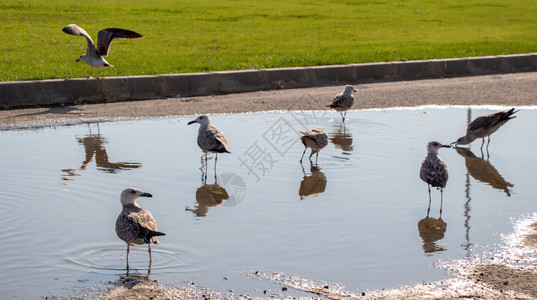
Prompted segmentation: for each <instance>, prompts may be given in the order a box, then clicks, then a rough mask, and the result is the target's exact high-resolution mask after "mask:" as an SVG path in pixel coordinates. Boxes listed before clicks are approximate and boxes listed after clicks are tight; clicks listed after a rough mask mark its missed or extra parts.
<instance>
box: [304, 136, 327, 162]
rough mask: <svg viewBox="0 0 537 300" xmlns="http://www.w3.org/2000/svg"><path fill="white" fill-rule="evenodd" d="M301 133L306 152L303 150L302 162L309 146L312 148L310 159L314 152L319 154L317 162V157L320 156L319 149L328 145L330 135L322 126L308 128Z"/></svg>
mask: <svg viewBox="0 0 537 300" xmlns="http://www.w3.org/2000/svg"><path fill="white" fill-rule="evenodd" d="M300 133H302V134H303V135H302V136H301V137H300V140H301V141H302V144H304V152H302V157H300V162H302V159H303V158H304V154H305V153H306V150H308V148H310V149H311V154H310V157H309V159H310V161H311V156H312V155H313V154H317V156H316V157H315V162H317V159H318V158H319V151H321V149H323V148H324V147H326V145H328V136H327V135H326V133H325V132H324V130H322V129H321V128H313V129H308V130H307V131H306V132H302V131H301V132H300Z"/></svg>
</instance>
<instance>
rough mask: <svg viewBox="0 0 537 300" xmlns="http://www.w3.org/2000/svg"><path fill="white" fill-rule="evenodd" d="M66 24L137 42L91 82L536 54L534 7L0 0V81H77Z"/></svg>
mask: <svg viewBox="0 0 537 300" xmlns="http://www.w3.org/2000/svg"><path fill="white" fill-rule="evenodd" d="M71 23H75V24H78V25H79V26H81V27H83V28H84V29H86V31H88V33H89V34H90V35H92V37H93V39H94V40H95V41H96V40H97V32H98V31H99V30H100V29H103V28H107V27H120V28H126V29H131V30H134V31H137V32H140V33H142V34H143V35H145V38H144V39H137V40H115V41H114V42H113V43H112V47H111V51H110V55H109V56H108V58H107V60H108V62H110V63H111V64H112V65H114V66H115V67H114V68H106V69H103V76H117V75H143V74H163V73H184V72H205V71H219V70H242V69H258V68H273V67H295V66H315V65H327V64H347V63H364V62H380V61H394V60H415V59H430V58H449V57H467V56H482V55H499V54H513V53H528V52H536V51H537V1H534V0H511V1H509V0H444V1H435V0H408V1H389V0H362V1H357V0H341V1H336V0H322V1H321V0H299V1H292V0H291V1H290V0H271V1H265V0H257V1H247V0H211V1H200V0H197V1H195V0H177V1H172V0H160V1H154V2H153V1H139V0H92V1H73V0H43V1H38V0H30V1H25V0H24V1H23V0H2V1H1V2H0V50H1V51H0V80H2V81H7V80H28V79H46V78H73V77H85V76H87V74H88V72H89V67H88V66H87V65H86V64H85V63H83V62H78V63H76V62H75V60H76V59H77V58H78V56H79V55H80V54H83V53H85V48H86V41H85V39H84V38H83V37H77V36H71V35H67V34H65V33H63V32H62V31H61V29H62V28H63V27H64V26H65V25H67V24H71ZM94 74H95V73H94Z"/></svg>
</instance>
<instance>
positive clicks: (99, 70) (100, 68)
mask: <svg viewBox="0 0 537 300" xmlns="http://www.w3.org/2000/svg"><path fill="white" fill-rule="evenodd" d="M101 69H102V68H101V67H99V75H97V78H99V77H101Z"/></svg>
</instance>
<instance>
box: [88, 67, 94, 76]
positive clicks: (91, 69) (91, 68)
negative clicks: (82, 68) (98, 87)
mask: <svg viewBox="0 0 537 300" xmlns="http://www.w3.org/2000/svg"><path fill="white" fill-rule="evenodd" d="M91 73H93V67H91V66H90V71H89V75H88V79H89V78H91Z"/></svg>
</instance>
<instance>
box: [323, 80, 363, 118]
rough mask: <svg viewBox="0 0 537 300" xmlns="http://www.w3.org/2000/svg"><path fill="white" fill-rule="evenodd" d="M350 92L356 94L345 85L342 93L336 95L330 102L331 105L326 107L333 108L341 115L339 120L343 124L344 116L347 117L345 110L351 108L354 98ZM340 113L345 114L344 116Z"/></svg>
mask: <svg viewBox="0 0 537 300" xmlns="http://www.w3.org/2000/svg"><path fill="white" fill-rule="evenodd" d="M352 92H355V93H356V90H355V89H354V88H353V87H352V86H350V85H346V86H345V90H343V92H341V93H339V94H337V95H336V96H335V97H334V100H332V104H330V105H328V107H330V108H335V109H336V110H337V111H339V113H340V114H341V120H342V121H343V122H345V116H347V110H348V109H350V108H351V107H352V105H353V104H354V96H353V95H352ZM342 111H344V112H345V115H343V113H341V112H342Z"/></svg>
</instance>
